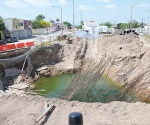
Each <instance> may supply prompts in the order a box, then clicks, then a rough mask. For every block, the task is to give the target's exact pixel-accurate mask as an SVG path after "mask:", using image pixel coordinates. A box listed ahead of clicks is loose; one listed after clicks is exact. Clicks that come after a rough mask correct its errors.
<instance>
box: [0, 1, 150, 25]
mask: <svg viewBox="0 0 150 125" xmlns="http://www.w3.org/2000/svg"><path fill="white" fill-rule="evenodd" d="M0 1H1V4H0V16H2V17H3V18H18V19H28V20H34V19H35V17H36V16H37V15H38V14H43V15H44V16H45V17H46V20H47V21H49V20H56V18H59V19H60V16H61V15H60V14H61V11H60V9H59V8H54V7H52V6H59V7H62V10H63V21H69V22H70V23H72V22H73V21H72V20H73V11H72V10H73V9H72V8H73V4H72V3H73V2H72V0H0ZM74 4H75V6H74V7H75V24H79V23H80V21H81V19H83V21H84V22H88V21H91V20H93V21H95V22H97V23H104V22H106V21H110V22H112V23H114V22H116V23H118V22H128V21H129V20H130V17H131V6H132V5H135V4H140V5H136V6H134V7H133V19H134V20H137V21H139V22H141V21H142V19H143V21H145V23H150V18H148V17H150V0H74ZM81 13H82V14H81ZM81 15H82V16H81ZM81 17H82V18H81ZM144 18H145V19H144Z"/></svg>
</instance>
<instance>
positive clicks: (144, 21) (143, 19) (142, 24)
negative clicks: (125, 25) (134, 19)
mask: <svg viewBox="0 0 150 125" xmlns="http://www.w3.org/2000/svg"><path fill="white" fill-rule="evenodd" d="M144 20H145V18H142V28H144V22H145V21H144Z"/></svg>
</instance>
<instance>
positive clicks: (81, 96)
mask: <svg viewBox="0 0 150 125" xmlns="http://www.w3.org/2000/svg"><path fill="white" fill-rule="evenodd" d="M75 75H76V74H62V75H59V76H51V77H44V78H41V79H40V80H39V81H37V83H35V88H34V90H36V91H37V93H39V94H40V95H43V96H44V97H46V98H61V96H62V95H63V94H64V92H65V91H66V88H67V86H68V85H69V84H70V81H71V80H72V79H73V78H74V77H75ZM87 88H88V89H89V90H88V91H85V90H84V88H82V87H81V89H80V91H79V92H78V94H76V95H74V96H73V97H72V98H71V99H70V100H71V101H74V100H75V101H81V102H102V103H107V102H111V101H125V102H135V101H136V96H135V95H133V94H131V93H130V94H122V92H121V90H120V89H118V88H116V87H115V86H113V85H111V83H108V82H107V81H106V80H104V79H100V80H98V81H97V82H96V84H95V85H94V86H92V87H86V89H87ZM38 90H45V91H38ZM87 92H88V93H87ZM121 95H122V96H121Z"/></svg>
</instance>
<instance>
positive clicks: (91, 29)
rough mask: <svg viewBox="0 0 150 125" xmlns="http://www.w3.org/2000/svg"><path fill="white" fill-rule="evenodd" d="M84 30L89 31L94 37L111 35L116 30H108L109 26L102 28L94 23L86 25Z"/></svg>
mask: <svg viewBox="0 0 150 125" xmlns="http://www.w3.org/2000/svg"><path fill="white" fill-rule="evenodd" d="M83 29H84V30H88V31H89V34H92V35H97V34H109V33H113V32H114V28H108V27H107V26H100V25H99V23H95V22H94V21H90V22H86V23H84V26H83Z"/></svg>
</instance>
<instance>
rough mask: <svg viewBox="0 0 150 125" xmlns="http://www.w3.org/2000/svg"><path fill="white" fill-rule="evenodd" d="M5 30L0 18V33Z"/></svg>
mask: <svg viewBox="0 0 150 125" xmlns="http://www.w3.org/2000/svg"><path fill="white" fill-rule="evenodd" d="M5 29H6V27H5V23H4V21H3V18H2V17H1V16H0V31H4V30H5Z"/></svg>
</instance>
